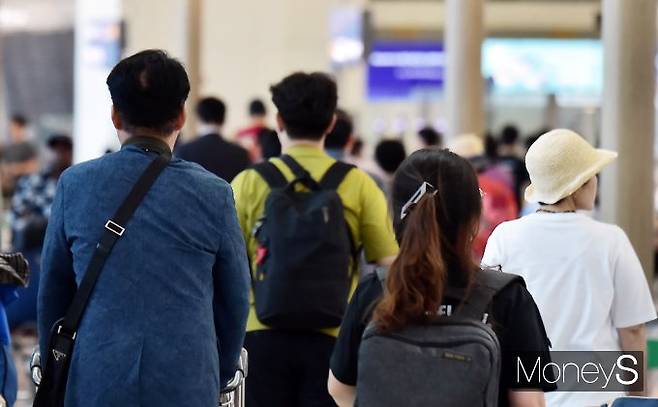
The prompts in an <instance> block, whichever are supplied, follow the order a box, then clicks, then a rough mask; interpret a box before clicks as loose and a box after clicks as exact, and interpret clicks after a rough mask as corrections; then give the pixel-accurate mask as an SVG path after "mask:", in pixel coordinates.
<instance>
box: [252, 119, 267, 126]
mask: <svg viewBox="0 0 658 407" xmlns="http://www.w3.org/2000/svg"><path fill="white" fill-rule="evenodd" d="M251 126H252V127H266V126H265V118H264V117H253V118H252V119H251Z"/></svg>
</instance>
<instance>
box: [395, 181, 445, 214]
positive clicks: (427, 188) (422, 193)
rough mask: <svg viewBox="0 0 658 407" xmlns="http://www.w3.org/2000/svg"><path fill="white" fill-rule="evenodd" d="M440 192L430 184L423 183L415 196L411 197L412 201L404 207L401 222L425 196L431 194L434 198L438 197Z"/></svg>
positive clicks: (401, 212)
mask: <svg viewBox="0 0 658 407" xmlns="http://www.w3.org/2000/svg"><path fill="white" fill-rule="evenodd" d="M437 192H439V191H437V189H436V188H434V186H433V185H432V184H430V183H429V182H423V183H422V184H421V185H420V187H418V189H417V190H416V192H414V194H413V195H412V196H411V199H409V200H408V201H407V203H406V204H404V206H402V210H401V211H400V220H402V219H404V218H405V217H406V216H407V215H408V214H409V212H410V211H411V210H412V209H413V208H414V206H416V204H417V203H418V202H420V200H421V199H422V198H423V196H425V194H427V193H429V194H432V196H434V195H436V193H437Z"/></svg>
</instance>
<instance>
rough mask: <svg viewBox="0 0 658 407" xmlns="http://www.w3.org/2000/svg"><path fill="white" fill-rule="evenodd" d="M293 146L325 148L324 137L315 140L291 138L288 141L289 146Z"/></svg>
mask: <svg viewBox="0 0 658 407" xmlns="http://www.w3.org/2000/svg"><path fill="white" fill-rule="evenodd" d="M291 147H313V148H317V149H320V150H323V149H324V139H322V140H318V141H314V140H290V141H289V142H288V148H291Z"/></svg>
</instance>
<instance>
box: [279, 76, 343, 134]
mask: <svg viewBox="0 0 658 407" xmlns="http://www.w3.org/2000/svg"><path fill="white" fill-rule="evenodd" d="M270 91H271V92H272V102H274V105H275V106H276V107H277V109H278V111H279V115H281V119H282V120H283V124H284V127H285V129H286V132H287V133H288V136H289V137H290V138H291V139H293V140H294V139H308V140H313V141H317V140H320V139H322V137H323V136H324V134H325V132H326V131H327V130H328V128H329V125H330V124H331V121H332V120H333V117H334V113H335V111H336V104H337V103H338V90H337V88H336V82H334V80H333V79H331V77H329V75H327V74H324V73H321V72H313V73H304V72H297V73H293V74H292V75H289V76H287V77H285V78H284V79H283V80H282V81H281V82H279V83H277V84H276V85H273V86H271V87H270Z"/></svg>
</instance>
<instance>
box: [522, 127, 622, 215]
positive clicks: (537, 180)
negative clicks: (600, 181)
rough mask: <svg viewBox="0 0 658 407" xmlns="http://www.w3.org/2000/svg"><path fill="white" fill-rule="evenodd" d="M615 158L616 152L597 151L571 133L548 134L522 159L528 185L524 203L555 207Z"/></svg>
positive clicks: (535, 143)
mask: <svg viewBox="0 0 658 407" xmlns="http://www.w3.org/2000/svg"><path fill="white" fill-rule="evenodd" d="M615 158H617V153H616V152H614V151H609V150H601V149H596V148H594V147H592V146H591V145H589V143H587V141H585V139H583V138H582V137H581V136H580V135H579V134H578V133H575V132H573V131H571V130H566V129H557V130H552V131H549V132H548V133H546V134H544V135H542V136H541V137H539V139H537V141H535V142H534V143H533V144H532V146H531V147H530V149H529V150H528V154H527V155H526V157H525V162H526V167H527V169H528V173H529V174H530V181H531V184H530V186H528V188H526V190H525V199H526V200H527V201H528V202H541V203H545V204H554V203H556V202H558V201H560V200H561V199H563V198H566V197H568V196H569V195H571V194H573V193H574V192H576V191H577V190H578V189H579V188H580V187H582V186H583V185H585V183H586V182H587V181H589V180H590V179H592V178H593V177H594V176H595V175H596V174H598V173H599V172H601V170H602V169H603V167H605V166H606V165H608V164H610V163H611V162H612V161H614V160H615Z"/></svg>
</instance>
